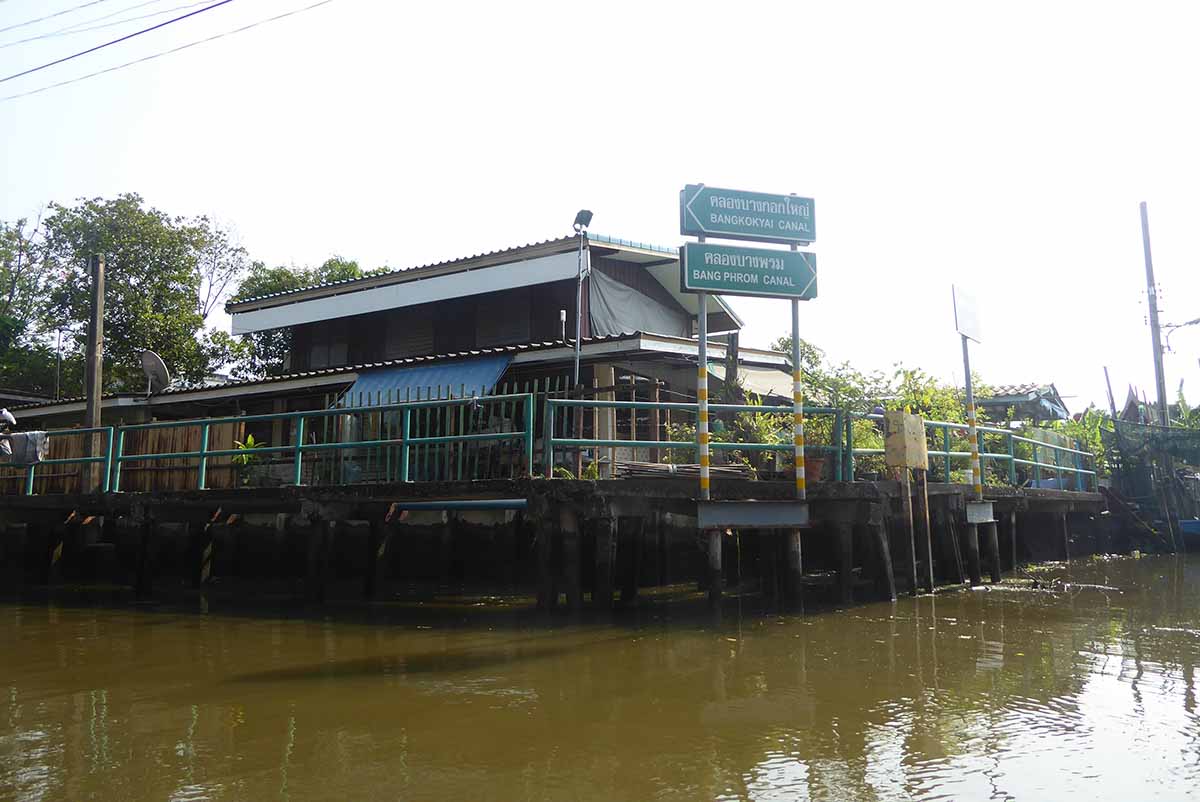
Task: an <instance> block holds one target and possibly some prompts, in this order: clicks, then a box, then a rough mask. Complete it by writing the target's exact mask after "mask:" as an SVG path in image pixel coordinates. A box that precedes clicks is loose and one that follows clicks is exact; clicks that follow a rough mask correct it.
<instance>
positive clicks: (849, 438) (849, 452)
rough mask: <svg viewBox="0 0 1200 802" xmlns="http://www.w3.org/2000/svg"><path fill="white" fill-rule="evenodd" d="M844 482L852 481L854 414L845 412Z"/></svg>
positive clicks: (848, 411)
mask: <svg viewBox="0 0 1200 802" xmlns="http://www.w3.org/2000/svg"><path fill="white" fill-rule="evenodd" d="M846 481H847V482H853V481H854V413H853V412H851V411H850V410H846Z"/></svg>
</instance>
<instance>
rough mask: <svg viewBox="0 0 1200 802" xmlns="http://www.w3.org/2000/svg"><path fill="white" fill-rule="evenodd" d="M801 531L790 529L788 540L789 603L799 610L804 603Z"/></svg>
mask: <svg viewBox="0 0 1200 802" xmlns="http://www.w3.org/2000/svg"><path fill="white" fill-rule="evenodd" d="M801 531H802V530H800V529H789V530H787V532H786V533H785V536H786V538H787V550H786V554H787V572H786V573H787V594H786V595H787V602H788V604H789V605H791V606H792V607H793V608H795V609H799V608H800V606H801V605H802V604H803V602H804V559H803V555H802V553H801V544H800V533H801Z"/></svg>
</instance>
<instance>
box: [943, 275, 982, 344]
mask: <svg viewBox="0 0 1200 802" xmlns="http://www.w3.org/2000/svg"><path fill="white" fill-rule="evenodd" d="M950 290H951V292H952V294H953V295H954V328H956V329H958V333H959V334H961V335H962V336H964V337H966V338H967V339H968V340H974V341H975V342H977V343H981V342H983V326H981V325H979V306H978V305H977V304H976V303H975V298H974V297H972V296H971V295H970V294H968V293H967V292H966V291H965V290H963V288H962V287H958V286H955V285H953V284H952V285H950Z"/></svg>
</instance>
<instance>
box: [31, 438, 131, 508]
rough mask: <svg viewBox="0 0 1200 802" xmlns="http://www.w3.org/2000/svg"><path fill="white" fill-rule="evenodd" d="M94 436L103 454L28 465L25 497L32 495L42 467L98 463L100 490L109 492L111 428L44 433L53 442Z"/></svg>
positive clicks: (45, 460)
mask: <svg viewBox="0 0 1200 802" xmlns="http://www.w3.org/2000/svg"><path fill="white" fill-rule="evenodd" d="M88 434H90V435H96V434H99V435H100V436H101V437H100V440H101V442H102V443H103V444H104V453H103V454H101V455H96V456H91V457H60V458H56V459H44V460H42V461H41V462H39V463H37V464H36V465H29V466H27V467H26V468H25V476H24V477H23V481H24V491H25V495H27V496H32V495H33V482H34V479H35V478H36V471H37V469H38V468H40V467H42V466H44V465H95V464H97V463H99V464H100V465H101V466H102V467H101V468H100V489H101V491H102V492H104V493H107V492H108V490H109V477H110V475H111V471H112V459H113V427H112V426H94V427H92V428H89V429H56V430H51V431H48V432H46V436H47V438H49V439H50V441H51V442H53V440H54V438H61V437H71V436H75V435H88ZM80 489H81V491H84V492H87V490H88V489H89V488H86V487H81V488H80Z"/></svg>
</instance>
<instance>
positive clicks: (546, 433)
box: [542, 395, 554, 479]
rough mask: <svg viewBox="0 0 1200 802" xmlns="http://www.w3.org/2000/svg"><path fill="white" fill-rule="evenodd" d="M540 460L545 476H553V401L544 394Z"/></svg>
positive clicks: (548, 477) (550, 477)
mask: <svg viewBox="0 0 1200 802" xmlns="http://www.w3.org/2000/svg"><path fill="white" fill-rule="evenodd" d="M542 461H543V462H544V463H545V470H546V478H547V479H553V478H554V402H553V401H552V400H551V399H550V396H548V395H547V396H546V412H545V416H544V420H543V421H542Z"/></svg>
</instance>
